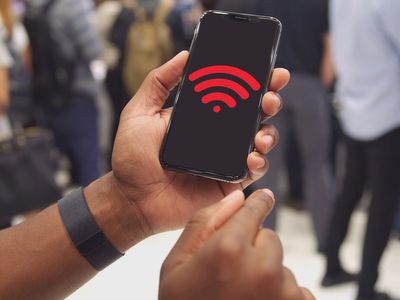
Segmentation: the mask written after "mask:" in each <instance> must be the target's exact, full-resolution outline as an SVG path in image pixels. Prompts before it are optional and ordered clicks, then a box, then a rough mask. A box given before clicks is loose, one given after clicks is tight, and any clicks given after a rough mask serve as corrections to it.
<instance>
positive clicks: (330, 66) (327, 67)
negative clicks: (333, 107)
mask: <svg viewBox="0 0 400 300" xmlns="http://www.w3.org/2000/svg"><path fill="white" fill-rule="evenodd" d="M323 41H324V53H323V56H322V60H321V81H322V84H323V85H324V87H326V88H327V89H331V88H332V86H333V84H334V82H335V79H336V70H335V64H334V61H333V50H332V49H333V48H332V38H331V36H330V34H329V33H326V34H325V35H324V37H323Z"/></svg>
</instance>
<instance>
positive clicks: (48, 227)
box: [0, 174, 150, 299]
mask: <svg viewBox="0 0 400 300" xmlns="http://www.w3.org/2000/svg"><path fill="white" fill-rule="evenodd" d="M84 193H85V197H86V200H87V203H88V205H89V207H90V209H91V212H92V214H93V215H94V217H95V219H96V221H97V222H98V223H99V226H101V228H102V230H103V231H104V232H105V234H106V235H107V237H108V239H109V240H110V241H111V242H112V243H113V244H114V246H115V247H116V248H117V249H118V250H120V251H121V252H123V251H126V250H127V249H129V248H130V247H131V246H133V245H134V244H136V243H137V242H139V241H141V240H142V239H144V238H146V237H147V236H149V234H150V232H148V230H146V229H145V227H144V226H143V224H141V222H143V220H142V217H141V215H140V213H139V212H138V211H137V210H136V209H135V207H134V206H132V205H130V204H129V203H127V202H126V201H121V199H120V195H119V194H118V188H116V187H115V184H114V183H113V180H112V175H111V174H110V175H107V176H105V177H103V178H101V179H99V180H98V181H96V182H94V183H93V184H91V185H90V186H89V187H88V188H86V189H85V192H84ZM95 274H96V271H95V270H94V269H93V268H92V267H91V266H90V265H89V263H88V262H87V261H86V260H85V259H84V258H83V257H82V256H81V255H80V254H79V252H78V251H77V249H76V248H75V246H74V245H73V244H72V242H71V240H70V239H69V236H68V234H67V232H66V230H65V227H64V225H63V223H62V222H61V219H60V214H59V211H58V207H57V206H56V205H53V206H52V207H50V208H48V209H46V210H45V211H43V212H42V213H40V214H39V215H38V216H36V217H34V218H32V219H31V220H29V221H26V222H24V223H22V224H20V225H18V226H15V227H13V228H10V229H8V230H4V231H0V298H1V299H61V298H63V297H65V296H67V295H68V294H70V293H72V292H73V291H74V290H76V289H77V288H78V287H80V286H81V285H82V284H84V283H85V282H86V281H88V280H89V279H90V278H92V277H93V276H94V275H95Z"/></svg>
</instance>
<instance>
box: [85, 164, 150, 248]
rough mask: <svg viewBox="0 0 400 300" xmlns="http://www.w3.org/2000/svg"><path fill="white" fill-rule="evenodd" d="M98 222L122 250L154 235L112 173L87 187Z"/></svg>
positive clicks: (112, 241) (86, 192)
mask: <svg viewBox="0 0 400 300" xmlns="http://www.w3.org/2000/svg"><path fill="white" fill-rule="evenodd" d="M84 195H85V199H86V201H87V204H88V206H89V209H90V211H91V213H92V214H93V216H94V217H95V219H96V222H97V223H98V225H99V226H100V228H101V229H102V230H103V232H104V234H105V235H106V236H107V238H108V239H109V240H110V242H111V243H112V244H113V245H114V247H115V248H117V249H118V250H119V251H120V252H125V251H126V250H128V249H129V248H131V247H132V246H134V245H136V244H137V243H139V242H140V241H142V240H144V239H145V238H147V237H148V236H150V235H151V230H150V228H149V226H148V225H147V223H146V221H145V218H144V215H143V213H142V212H141V210H140V209H139V208H138V207H137V206H136V205H135V204H134V202H132V201H129V200H128V199H127V198H126V197H125V196H124V194H123V193H122V192H121V190H120V188H119V186H118V183H117V181H116V178H115V177H114V174H113V173H112V172H111V173H109V174H107V175H105V176H104V177H102V178H100V179H98V180H97V181H95V182H93V183H92V184H90V185H89V186H88V187H87V188H85V189H84Z"/></svg>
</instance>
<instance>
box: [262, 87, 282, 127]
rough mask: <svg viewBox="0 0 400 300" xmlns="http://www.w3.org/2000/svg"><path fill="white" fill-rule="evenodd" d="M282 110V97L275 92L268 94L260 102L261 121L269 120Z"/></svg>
mask: <svg viewBox="0 0 400 300" xmlns="http://www.w3.org/2000/svg"><path fill="white" fill-rule="evenodd" d="M282 108H283V100H282V97H281V96H280V95H279V94H278V93H276V92H268V93H266V94H265V95H264V97H263V100H262V109H263V120H262V121H264V120H266V119H269V118H271V117H273V116H275V115H277V114H278V112H280V111H281V109H282Z"/></svg>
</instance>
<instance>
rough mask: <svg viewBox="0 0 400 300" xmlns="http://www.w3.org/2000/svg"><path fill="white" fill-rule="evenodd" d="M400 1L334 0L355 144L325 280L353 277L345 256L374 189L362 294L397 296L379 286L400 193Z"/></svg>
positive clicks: (341, 92)
mask: <svg viewBox="0 0 400 300" xmlns="http://www.w3.org/2000/svg"><path fill="white" fill-rule="evenodd" d="M399 11H400V2H399V1H397V0H388V1H382V2H381V1H376V0H350V1H349V0H333V1H332V2H331V29H332V36H333V45H334V47H333V48H334V57H335V64H336V68H337V76H338V86H337V97H338V99H339V101H340V111H339V113H340V121H341V124H342V127H343V130H344V134H345V144H346V149H347V159H346V173H345V178H344V182H343V187H342V191H341V193H340V195H339V197H338V199H337V202H336V207H335V210H334V214H333V218H332V223H331V227H330V232H329V239H328V243H327V248H326V251H327V252H326V255H327V270H326V274H325V277H324V279H323V281H322V285H324V286H332V285H335V284H338V283H342V282H346V281H348V280H352V279H353V276H350V275H351V274H348V273H347V272H345V270H344V269H343V267H342V264H341V261H340V259H339V250H340V247H341V245H342V243H343V241H344V239H345V237H346V234H347V232H348V227H349V222H350V218H351V215H352V213H353V211H354V210H355V208H356V206H357V204H358V203H359V202H360V199H361V198H362V196H363V193H364V190H365V189H366V186H367V183H368V187H369V188H370V190H371V195H372V197H371V203H370V207H369V211H368V224H367V228H366V234H365V240H364V245H363V252H362V253H363V254H362V263H361V272H360V274H359V276H358V283H359V288H358V296H357V300H378V299H379V300H381V299H382V300H383V299H386V300H388V299H391V297H390V296H389V295H387V294H385V293H378V292H376V291H375V284H376V281H377V279H378V265H379V262H380V259H381V257H382V254H383V252H384V250H385V247H386V245H387V242H388V239H389V236H390V233H391V231H392V229H393V223H394V219H395V215H396V212H397V207H398V200H399V195H400V185H399V178H400V117H399V115H400V84H399V82H400V59H399V58H400V35H399V32H398V28H399V26H400V19H399V17H398V12H399Z"/></svg>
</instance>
